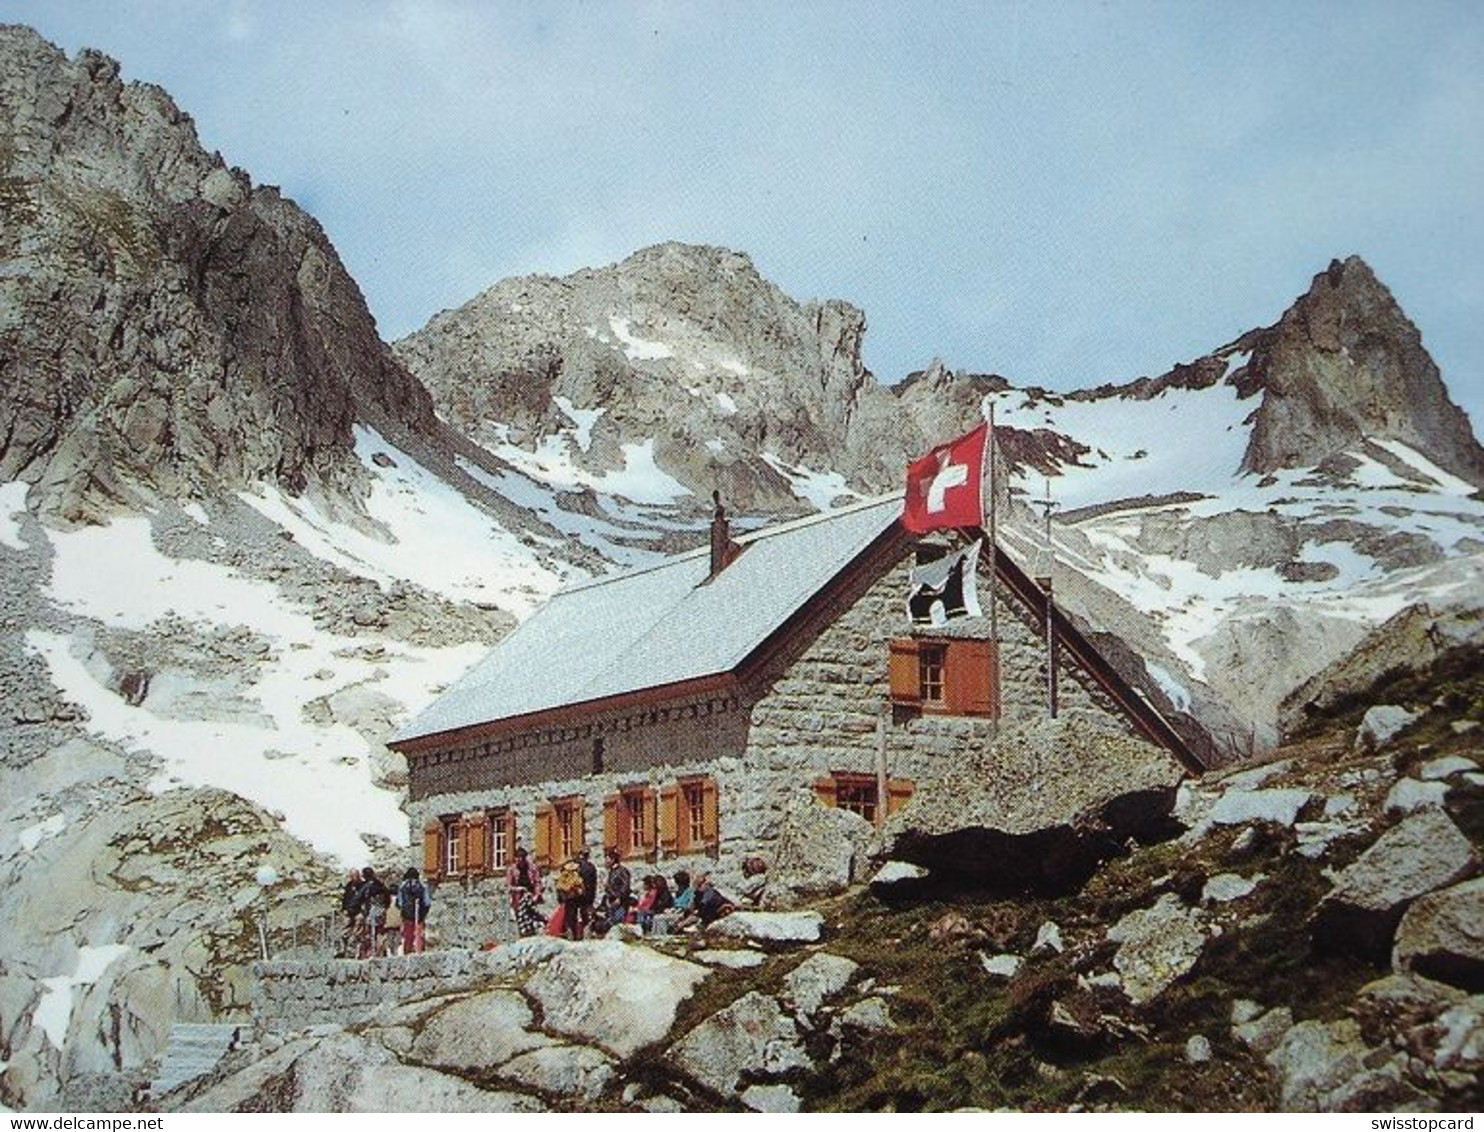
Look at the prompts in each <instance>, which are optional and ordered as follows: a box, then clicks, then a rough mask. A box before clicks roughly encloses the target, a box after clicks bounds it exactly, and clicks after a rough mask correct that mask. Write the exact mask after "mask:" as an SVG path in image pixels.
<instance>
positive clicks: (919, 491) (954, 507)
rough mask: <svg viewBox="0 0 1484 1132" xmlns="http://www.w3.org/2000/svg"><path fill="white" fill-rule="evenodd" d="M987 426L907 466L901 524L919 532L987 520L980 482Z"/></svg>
mask: <svg viewBox="0 0 1484 1132" xmlns="http://www.w3.org/2000/svg"><path fill="white" fill-rule="evenodd" d="M988 429H989V425H988V424H981V425H980V426H979V427H978V428H976V429H975V430H974V431H973V432H968V433H965V434H964V435H963V436H960V437H959V438H958V439H957V440H950V441H949V442H948V443H947V444H940V445H938V446H937V447H936V448H934V449H933V450H932V451H931V452H929V453H928V454H927V455H926V456H924V457H923V458H922V459H920V460H914V461H912V463H910V464H908V465H907V496H906V498H905V499H904V500H903V501H902V526H904V527H906V528H907V529H908V530H909V531H911V532H912V533H913V534H917V535H920V534H923V533H924V532H926V531H935V530H941V529H943V528H945V527H977V526H979V525H980V524H981V523H983V522H984V503H983V498H982V495H981V487H980V483H981V481H982V479H983V477H984V440H985V434H986V433H987V432H988Z"/></svg>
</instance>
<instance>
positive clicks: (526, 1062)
mask: <svg viewBox="0 0 1484 1132" xmlns="http://www.w3.org/2000/svg"><path fill="white" fill-rule="evenodd" d="M499 1073H500V1076H501V1077H503V1078H505V1079H507V1080H509V1081H512V1082H514V1083H515V1084H518V1085H521V1086H522V1087H524V1088H527V1089H535V1090H537V1091H538V1092H542V1093H553V1094H556V1095H558V1096H563V1097H577V1098H580V1099H582V1100H586V1101H595V1100H597V1099H598V1098H599V1097H601V1096H602V1095H603V1091H604V1090H605V1089H606V1088H607V1087H608V1083H609V1082H610V1081H611V1080H613V1074H614V1067H613V1061H612V1059H610V1058H609V1057H608V1056H607V1055H605V1054H604V1053H602V1051H600V1050H596V1049H593V1048H592V1047H591V1046H559V1045H551V1046H543V1047H542V1048H540V1049H535V1050H532V1051H531V1052H529V1053H524V1054H521V1055H520V1056H519V1057H516V1058H513V1059H512V1060H510V1061H508V1062H506V1063H505V1064H504V1065H502V1066H500V1069H499Z"/></svg>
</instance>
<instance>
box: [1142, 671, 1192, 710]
mask: <svg viewBox="0 0 1484 1132" xmlns="http://www.w3.org/2000/svg"><path fill="white" fill-rule="evenodd" d="M1144 670H1145V671H1146V672H1148V673H1149V675H1150V676H1151V677H1153V679H1154V682H1155V683H1156V684H1158V685H1159V687H1160V690H1161V691H1162V692H1164V694H1165V695H1166V696H1168V697H1169V698H1170V703H1172V704H1174V705H1175V708H1176V710H1178V711H1189V710H1190V704H1191V699H1190V689H1189V688H1187V687H1186V686H1185V685H1184V684H1182V683H1180V681H1178V680H1176V679H1175V677H1174V676H1173V675H1172V674H1171V673H1170V670H1169V669H1168V668H1166V667H1165V666H1164V665H1162V664H1155V663H1154V661H1152V660H1145V661H1144Z"/></svg>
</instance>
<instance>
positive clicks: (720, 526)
mask: <svg viewBox="0 0 1484 1132" xmlns="http://www.w3.org/2000/svg"><path fill="white" fill-rule="evenodd" d="M711 502H713V503H715V504H716V510H715V511H713V512H712V514H711V573H710V575H709V576H708V577H707V578H706V580H707V581H708V582H709V581H710V580H711V579H712V578H714V577H716V575H718V574H720V573H721V572H722V571H723V570H725V569H726V568H727V567H728V566H730V565H731V564H732V563H733V562H735V561H736V560H737V555H739V554H741V553H742V548H741V547H740V546H738V545H737V544H736V543H735V542H733V541H732V529H731V524H730V523H728V522H727V509H726V508H725V507H723V506H722V505H721V492H719V491H713V492H712V493H711Z"/></svg>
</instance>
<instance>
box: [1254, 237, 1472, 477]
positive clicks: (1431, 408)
mask: <svg viewBox="0 0 1484 1132" xmlns="http://www.w3.org/2000/svg"><path fill="white" fill-rule="evenodd" d="M1249 337H1250V339H1251V341H1252V346H1253V349H1252V356H1251V359H1250V362H1249V364H1248V366H1247V370H1246V373H1245V374H1244V375H1242V376H1241V377H1240V378H1239V381H1238V388H1239V389H1240V391H1241V392H1242V393H1243V395H1244V396H1251V395H1254V394H1258V393H1260V394H1261V396H1262V403H1261V405H1260V406H1259V408H1258V410H1257V412H1256V414H1255V415H1254V419H1253V429H1252V436H1251V441H1250V443H1249V445H1248V448H1247V453H1246V457H1245V459H1244V462H1243V467H1244V469H1246V470H1248V471H1253V472H1259V473H1267V472H1271V471H1274V470H1276V469H1279V468H1291V467H1312V466H1316V465H1318V464H1320V463H1321V462H1323V461H1324V460H1325V459H1327V458H1329V457H1332V456H1337V455H1339V454H1340V453H1342V452H1344V451H1345V450H1347V449H1355V448H1358V447H1361V446H1363V445H1364V444H1365V443H1366V441H1368V440H1376V439H1382V440H1399V441H1402V442H1403V443H1405V444H1407V445H1409V446H1410V447H1412V448H1414V449H1416V450H1417V451H1419V452H1425V453H1427V454H1428V456H1429V458H1430V459H1432V460H1433V461H1435V462H1436V463H1437V464H1438V465H1439V466H1441V467H1442V468H1444V469H1445V470H1447V471H1449V472H1452V473H1453V474H1454V475H1457V476H1459V477H1461V478H1463V479H1466V480H1468V481H1469V482H1471V483H1473V484H1475V485H1476V486H1484V449H1481V448H1480V446H1479V443H1478V441H1477V440H1475V438H1474V435H1473V430H1472V428H1471V427H1470V425H1469V421H1468V417H1467V416H1466V415H1465V414H1464V412H1463V411H1462V410H1461V409H1459V408H1458V406H1456V405H1455V404H1453V402H1452V401H1451V400H1450V399H1449V397H1448V393H1447V390H1446V389H1445V387H1444V385H1443V381H1442V378H1441V376H1440V374H1439V372H1438V367H1437V365H1436V363H1434V362H1433V360H1432V358H1431V356H1430V355H1429V354H1428V352H1427V350H1426V349H1425V348H1424V346H1423V344H1422V335H1421V334H1420V333H1419V331H1418V330H1417V327H1416V326H1415V325H1413V323H1412V321H1411V320H1410V319H1408V318H1407V316H1406V314H1405V313H1404V312H1403V311H1402V308H1401V306H1400V304H1398V303H1397V301H1396V299H1395V297H1394V296H1393V295H1392V294H1391V292H1390V290H1388V289H1387V287H1386V286H1385V285H1384V284H1383V283H1382V282H1381V281H1380V280H1379V279H1378V278H1377V277H1376V274H1375V272H1374V271H1372V270H1371V268H1370V265H1369V264H1367V263H1366V262H1365V261H1364V260H1363V259H1361V258H1360V257H1359V256H1355V255H1352V256H1350V257H1349V258H1347V259H1345V260H1343V261H1342V260H1333V261H1331V263H1330V265H1329V266H1328V267H1327V268H1326V269H1325V270H1323V271H1321V272H1319V273H1318V274H1317V275H1315V276H1314V279H1313V282H1312V283H1311V284H1310V286H1309V289H1308V291H1307V292H1305V294H1303V295H1302V296H1300V297H1299V299H1298V300H1297V301H1296V302H1294V304H1293V305H1292V306H1291V307H1289V308H1288V310H1287V311H1286V312H1285V313H1284V315H1283V317H1282V318H1281V319H1280V320H1279V321H1278V323H1277V324H1276V325H1275V326H1273V327H1270V328H1268V329H1267V330H1265V331H1261V332H1258V333H1256V334H1254V335H1251V336H1249Z"/></svg>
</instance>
